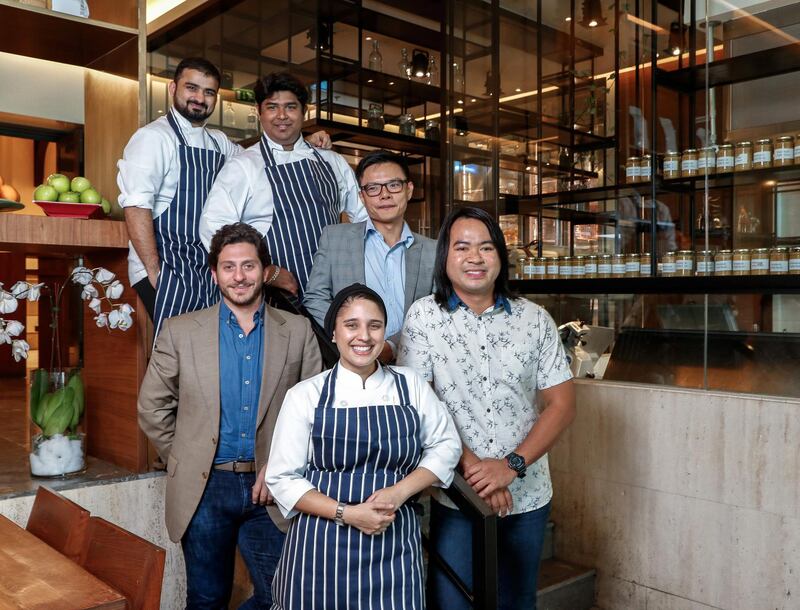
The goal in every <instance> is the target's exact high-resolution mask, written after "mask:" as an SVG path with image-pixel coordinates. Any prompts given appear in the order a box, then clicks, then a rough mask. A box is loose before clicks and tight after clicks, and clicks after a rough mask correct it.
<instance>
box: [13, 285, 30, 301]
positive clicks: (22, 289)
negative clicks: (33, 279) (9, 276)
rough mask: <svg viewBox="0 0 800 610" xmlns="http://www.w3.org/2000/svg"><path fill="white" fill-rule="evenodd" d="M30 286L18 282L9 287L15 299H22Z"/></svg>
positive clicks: (25, 296)
mask: <svg viewBox="0 0 800 610" xmlns="http://www.w3.org/2000/svg"><path fill="white" fill-rule="evenodd" d="M30 287H31V285H30V284H28V282H22V281H19V282H17V283H16V284H14V285H13V286H12V287H11V294H12V295H13V296H14V298H15V299H24V298H27V296H28V290H29V289H30Z"/></svg>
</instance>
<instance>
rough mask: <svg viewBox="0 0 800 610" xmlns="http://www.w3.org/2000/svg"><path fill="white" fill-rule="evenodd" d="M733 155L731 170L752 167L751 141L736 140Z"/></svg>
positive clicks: (740, 170)
mask: <svg viewBox="0 0 800 610" xmlns="http://www.w3.org/2000/svg"><path fill="white" fill-rule="evenodd" d="M733 157H734V159H733V171H736V172H744V171H747V170H749V169H753V143H752V142H749V141H745V142H737V143H736V148H734V151H733Z"/></svg>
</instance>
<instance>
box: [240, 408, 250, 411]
mask: <svg viewBox="0 0 800 610" xmlns="http://www.w3.org/2000/svg"><path fill="white" fill-rule="evenodd" d="M242 408H243V409H244V410H245V411H249V410H250V407H242Z"/></svg>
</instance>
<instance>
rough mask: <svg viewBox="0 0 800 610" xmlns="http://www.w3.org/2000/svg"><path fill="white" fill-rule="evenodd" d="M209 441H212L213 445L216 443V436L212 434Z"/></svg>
mask: <svg viewBox="0 0 800 610" xmlns="http://www.w3.org/2000/svg"><path fill="white" fill-rule="evenodd" d="M211 442H212V443H213V444H214V445H216V444H217V438H216V437H215V436H212V437H211Z"/></svg>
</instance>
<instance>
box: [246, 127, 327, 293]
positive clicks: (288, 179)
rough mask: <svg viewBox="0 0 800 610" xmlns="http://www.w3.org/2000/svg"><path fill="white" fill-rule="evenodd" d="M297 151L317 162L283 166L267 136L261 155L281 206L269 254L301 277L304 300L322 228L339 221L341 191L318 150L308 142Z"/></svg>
mask: <svg viewBox="0 0 800 610" xmlns="http://www.w3.org/2000/svg"><path fill="white" fill-rule="evenodd" d="M297 146H308V147H309V148H310V149H311V151H312V152H313V153H314V156H315V157H316V158H317V160H316V161H314V160H312V159H301V160H300V161H294V162H292V163H284V164H282V165H278V164H277V163H276V162H275V157H274V156H273V154H272V150H270V147H269V144H268V143H267V140H266V136H262V137H261V155H262V156H263V157H264V166H265V169H266V172H267V180H269V184H270V186H271V187H272V200H273V202H274V207H275V211H274V212H273V216H272V226H271V227H270V230H269V232H268V233H267V236H266V240H267V249H268V250H269V254H270V256H271V257H272V262H273V263H275V264H276V265H280V266H281V267H283V268H284V269H288V270H289V271H291V272H292V273H293V274H294V276H295V278H297V283H298V285H299V286H300V290H299V292H298V295H297V296H298V297H299V298H300V299H302V297H303V291H304V290H305V288H306V284H307V283H308V276H309V274H310V273H311V264H312V263H313V261H314V254H316V252H317V247H318V246H319V236H320V235H321V234H322V229H324V228H325V227H326V226H328V225H329V224H333V223H336V222H339V187H338V185H337V184H336V174H334V173H333V169H332V168H331V166H330V165H328V163H327V162H326V161H325V160H324V159H323V158H322V156H321V155H320V154H319V153H318V152H317V151H316V150H314V147H313V146H311V145H310V144H309V143H308V142H306V141H305V140H301V141H298V143H297Z"/></svg>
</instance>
